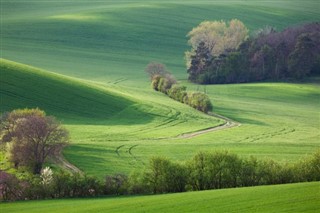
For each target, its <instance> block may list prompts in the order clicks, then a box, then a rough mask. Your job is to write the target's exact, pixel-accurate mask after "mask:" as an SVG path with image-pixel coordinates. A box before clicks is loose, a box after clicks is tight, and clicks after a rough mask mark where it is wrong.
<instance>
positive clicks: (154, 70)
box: [144, 62, 169, 80]
mask: <svg viewBox="0 0 320 213" xmlns="http://www.w3.org/2000/svg"><path fill="white" fill-rule="evenodd" d="M144 71H145V72H146V73H147V74H148V75H149V76H150V79H151V80H152V79H153V77H155V76H156V75H159V76H161V77H165V76H166V75H168V74H169V71H168V70H167V68H166V66H165V65H164V64H161V63H158V62H151V63H149V64H148V65H147V66H146V68H145V70H144Z"/></svg>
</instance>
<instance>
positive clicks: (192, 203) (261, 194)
mask: <svg viewBox="0 0 320 213" xmlns="http://www.w3.org/2000/svg"><path fill="white" fill-rule="evenodd" d="M319 196H320V184H319V183H317V182H313V183H299V184H287V185H278V186H259V187H250V188H238V189H224V190H214V191H201V192H187V193H178V194H167V195H154V196H137V197H129V198H128V197H118V198H99V199H66V200H46V201H27V202H17V203H7V204H0V209H1V210H3V211H4V212H11V213H14V212H34V213H36V212H44V211H45V212H48V213H49V212H57V211H59V212H317V211H318V210H319V208H320V201H319Z"/></svg>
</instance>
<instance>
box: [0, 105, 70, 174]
mask: <svg viewBox="0 0 320 213" xmlns="http://www.w3.org/2000/svg"><path fill="white" fill-rule="evenodd" d="M0 142H1V143H8V145H9V146H8V147H9V153H10V160H11V161H12V162H13V163H14V165H15V167H19V166H24V167H27V168H30V170H31V171H32V172H33V173H35V174H39V173H40V171H41V169H42V166H43V164H44V162H45V160H46V159H47V157H48V156H50V155H52V154H54V153H56V152H59V150H60V149H61V148H62V146H63V145H65V144H66V143H67V142H68V132H67V131H66V129H64V128H63V127H62V126H61V125H60V123H58V122H57V121H56V119H55V118H53V117H50V116H46V115H45V112H44V111H41V110H39V109H22V110H20V109H19V110H14V111H12V112H10V113H4V114H3V115H2V116H1V118H0Z"/></svg>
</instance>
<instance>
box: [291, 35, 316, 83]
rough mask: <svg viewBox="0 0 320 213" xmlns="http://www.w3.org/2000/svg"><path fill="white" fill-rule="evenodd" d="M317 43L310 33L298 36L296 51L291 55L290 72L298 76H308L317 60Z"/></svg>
mask: <svg viewBox="0 0 320 213" xmlns="http://www.w3.org/2000/svg"><path fill="white" fill-rule="evenodd" d="M314 49H315V43H314V42H313V40H312V39H311V36H310V35H308V34H302V35H301V36H299V37H298V41H297V43H296V46H295V49H294V51H293V52H292V53H291V54H290V55H289V62H288V65H289V67H288V68H289V72H290V73H292V75H293V76H294V77H296V78H299V79H301V78H303V77H305V76H307V75H308V74H309V73H310V72H311V69H312V67H313V64H314V61H315V54H314Z"/></svg>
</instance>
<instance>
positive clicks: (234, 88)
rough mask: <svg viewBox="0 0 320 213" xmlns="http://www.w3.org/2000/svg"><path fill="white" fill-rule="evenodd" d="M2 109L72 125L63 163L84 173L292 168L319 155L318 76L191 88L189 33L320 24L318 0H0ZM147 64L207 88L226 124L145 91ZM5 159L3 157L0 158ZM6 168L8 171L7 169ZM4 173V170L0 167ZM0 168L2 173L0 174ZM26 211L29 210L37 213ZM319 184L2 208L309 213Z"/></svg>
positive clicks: (6, 206)
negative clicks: (209, 161)
mask: <svg viewBox="0 0 320 213" xmlns="http://www.w3.org/2000/svg"><path fill="white" fill-rule="evenodd" d="M0 4H1V32H0V37H1V46H0V51H1V52H0V53H1V56H0V58H1V59H0V112H1V113H2V112H4V111H11V110H13V109H16V108H25V107H28V108H32V107H39V108H40V109H42V110H45V111H46V112H47V114H48V115H53V116H55V117H57V118H58V119H59V120H60V121H61V122H62V123H63V124H64V126H65V127H66V128H67V129H68V130H69V132H70V136H71V143H70V145H69V146H68V147H66V148H65V149H64V151H63V154H64V157H65V158H66V159H67V160H68V161H70V162H71V163H72V164H74V165H76V166H77V167H78V168H80V169H81V170H82V171H84V172H85V173H86V174H89V175H94V176H96V177H99V178H101V179H102V178H104V176H105V175H106V174H116V173H124V174H130V172H132V171H134V170H141V169H143V168H144V167H145V166H146V165H147V163H148V160H149V158H150V157H152V156H166V157H168V158H170V159H173V160H176V161H184V160H187V159H190V158H191V157H192V156H194V154H195V153H197V152H198V151H203V150H206V151H207V150H213V151H215V150H230V151H231V152H234V153H237V154H239V155H242V156H249V155H253V156H256V157H257V158H259V159H264V158H271V159H274V160H276V161H280V162H288V163H293V162H296V161H298V160H299V159H300V158H302V157H304V156H305V155H306V154H311V153H313V152H314V151H315V150H316V149H319V148H320V143H319V141H320V110H319V109H320V79H319V78H313V79H308V80H306V81H305V82H273V83H271V82H264V83H250V84H229V85H207V86H200V85H194V84H191V83H189V82H187V80H186V79H187V73H186V68H185V61H184V52H185V51H187V50H188V49H189V46H188V45H187V37H186V34H187V33H188V32H189V31H190V30H191V29H192V28H193V27H195V26H197V25H198V24H199V23H200V22H201V21H203V20H221V19H224V20H230V19H233V18H237V19H239V20H241V21H242V22H244V24H245V25H246V26H247V27H248V28H249V30H250V33H253V32H254V31H255V30H257V29H259V28H263V27H264V26H267V25H268V26H274V27H276V29H278V30H281V29H284V28H286V27H288V26H293V25H298V24H302V23H307V22H312V21H320V13H319V9H318V8H319V7H320V4H319V1H317V0H307V1H297V0H295V1H286V0H281V1H209V0H203V1H196V0H173V1H146V0H137V1H134V0H133V1H122V0H119V1H113V0H106V1H86V0H84V1H77V0H68V1H23V0H1V2H0ZM150 61H158V62H161V63H164V64H166V65H167V67H168V68H169V70H170V71H171V72H172V73H173V74H174V75H175V76H176V77H177V79H178V81H179V83H181V84H183V85H186V86H187V87H188V90H192V91H206V92H207V94H208V95H209V97H210V98H211V101H212V103H213V108H214V109H213V111H214V113H217V114H220V115H223V116H226V117H228V118H230V119H232V120H234V121H236V122H239V123H240V124H241V125H240V126H238V127H234V128H230V129H225V130H221V131H215V132H209V133H206V134H203V135H199V136H196V137H193V138H188V139H185V138H179V136H181V135H182V134H185V133H190V132H196V131H199V130H203V129H207V128H211V127H215V126H219V125H223V124H224V123H225V121H224V120H222V119H220V118H216V117H213V116H209V115H206V114H203V113H200V112H198V111H196V110H194V109H192V108H190V107H188V106H186V105H184V104H181V103H178V102H176V101H174V100H172V99H170V98H169V97H167V96H165V95H164V94H162V93H158V92H155V91H153V90H152V89H151V87H150V80H149V78H148V76H147V75H146V74H145V73H144V68H145V66H146V65H147V64H148V63H149V62H150ZM0 157H1V158H0V159H3V154H0ZM4 165H5V166H4ZM1 166H2V167H6V166H7V164H1ZM0 169H7V168H0ZM35 205H36V206H37V208H35ZM319 205H320V204H319V184H318V183H303V184H290V185H283V186H263V187H253V188H241V189H226V190H218V191H203V192H191V193H182V194H172V195H171V194H170V195H158V196H139V197H130V198H126V197H121V198H101V199H94V200H93V199H72V200H58V201H50V200H48V201H39V202H38V201H36V202H17V203H10V204H1V206H0V209H1V210H4V212H22V209H23V211H24V212H28V211H32V212H37V211H38V212H43V211H44V210H45V211H46V212H53V211H56V210H57V209H59V211H60V210H61V212H63V211H64V212H72V211H74V212H90V211H92V212H104V211H106V210H109V211H112V212H126V211H130V212H134V211H136V212H141V211H146V212H151V211H152V212H157V211H158V212H173V211H174V212H177V211H180V212H188V211H189V212H194V211H197V212H208V211H211V210H212V211H215V212H264V211H266V212H270V211H271V212H273V211H277V212H292V211H297V212H315V210H316V209H319Z"/></svg>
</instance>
